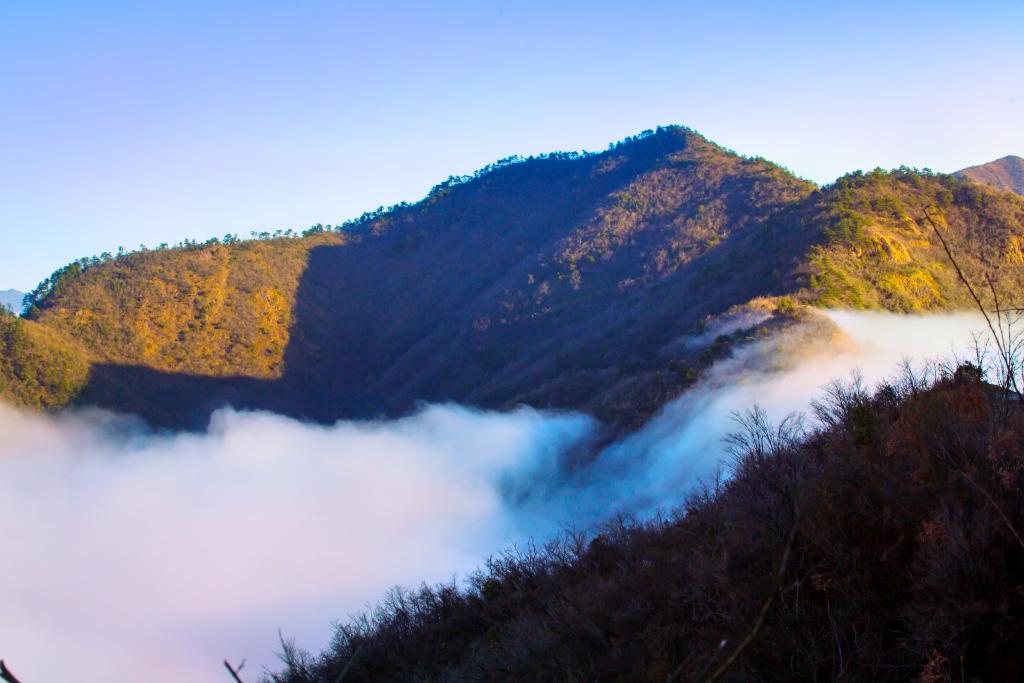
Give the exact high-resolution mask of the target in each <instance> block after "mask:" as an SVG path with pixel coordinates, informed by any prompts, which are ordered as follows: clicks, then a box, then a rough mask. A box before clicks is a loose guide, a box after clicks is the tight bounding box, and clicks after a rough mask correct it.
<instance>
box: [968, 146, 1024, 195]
mask: <svg viewBox="0 0 1024 683" xmlns="http://www.w3.org/2000/svg"><path fill="white" fill-rule="evenodd" d="M953 175H955V176H956V177H958V178H969V179H971V180H974V181H975V182H979V183H982V184H985V185H989V186H991V187H994V188H996V189H998V190H1007V191H1010V192H1016V193H1017V194H1024V159H1022V158H1021V157H1019V156H1016V155H1013V154H1011V155H1008V156H1005V157H1003V158H1001V159H996V160H995V161H990V162H989V163H987V164H979V165H978V166H970V167H968V168H965V169H963V170H962V171H957V172H956V173H954V174H953Z"/></svg>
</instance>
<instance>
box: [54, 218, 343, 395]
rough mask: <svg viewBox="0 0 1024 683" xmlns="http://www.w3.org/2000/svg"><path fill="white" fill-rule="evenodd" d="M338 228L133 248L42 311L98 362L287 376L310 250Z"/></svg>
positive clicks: (332, 239)
mask: <svg viewBox="0 0 1024 683" xmlns="http://www.w3.org/2000/svg"><path fill="white" fill-rule="evenodd" d="M342 239H343V238H342V237H341V236H339V235H337V234H333V233H330V234H322V235H317V236H313V237H307V238H302V239H278V240H266V241H251V242H239V243H235V244H231V245H223V244H212V245H204V246H199V247H194V248H188V249H172V250H158V251H148V252H138V253H133V254H128V255H126V256H123V257H121V258H118V259H115V260H111V261H108V262H106V263H102V264H100V265H98V266H95V267H93V268H89V269H88V270H86V271H85V272H84V273H82V274H81V275H80V276H79V277H78V280H77V281H76V282H75V283H74V286H73V287H72V288H71V289H70V291H68V292H67V293H64V294H61V295H58V296H52V297H50V298H49V299H48V300H47V306H46V308H44V309H43V310H42V311H41V313H40V314H39V316H38V320H39V322H40V323H41V324H43V325H45V326H47V327H50V328H53V329H56V330H59V331H61V332H63V333H65V334H67V335H69V336H71V337H73V338H75V339H77V340H79V341H80V342H81V343H82V344H83V345H84V346H86V347H87V348H88V349H89V350H90V353H91V356H92V359H93V360H94V361H96V362H104V363H118V364H127V365H145V366H148V367H151V368H154V369H157V370H164V371H173V372H185V373H189V374H196V375H213V376H228V375H241V376H250V377H278V376H280V374H281V372H282V369H283V364H284V351H285V348H286V347H287V345H288V336H289V329H290V327H291V323H292V310H293V308H294V304H295V295H296V291H297V289H298V285H299V279H300V277H301V276H302V273H303V271H304V269H305V266H306V261H307V258H308V255H309V250H310V249H311V248H313V247H314V246H317V245H320V244H325V243H332V244H334V243H339V242H341V240H342Z"/></svg>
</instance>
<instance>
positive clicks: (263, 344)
mask: <svg viewBox="0 0 1024 683" xmlns="http://www.w3.org/2000/svg"><path fill="white" fill-rule="evenodd" d="M926 208H930V210H931V212H932V214H933V215H934V216H935V217H936V220H937V221H938V222H939V224H940V225H941V227H942V229H943V230H944V231H946V232H947V233H948V237H949V239H950V240H951V242H952V243H953V244H955V245H957V248H958V249H959V250H960V254H959V255H960V256H961V258H962V259H963V261H964V264H965V268H966V269H967V270H968V272H970V273H972V274H978V273H981V272H982V271H984V270H987V269H990V268H991V267H992V266H995V265H998V264H1019V263H1021V262H1022V260H1024V255H1022V252H1021V247H1022V244H1024V243H1022V239H1024V200H1021V199H1019V198H1016V197H1014V196H1012V195H1009V194H1006V193H1000V192H996V191H993V190H990V189H988V188H986V187H983V186H980V185H977V184H974V183H966V182H962V181H959V180H957V179H955V178H953V177H951V176H938V175H930V174H921V173H917V172H913V171H909V170H898V171H894V172H891V173H883V172H873V173H869V174H854V175H851V176H847V177H844V178H842V179H840V180H839V181H837V182H836V183H835V184H834V185H831V186H828V187H826V188H822V189H817V188H815V187H814V186H812V185H811V184H809V183H807V182H805V181H802V180H800V179H798V178H796V177H794V176H793V175H791V174H790V173H788V172H787V171H785V170H784V169H782V168H780V167H778V166H776V165H774V164H771V163H769V162H766V161H763V160H759V159H746V158H742V157H739V156H737V155H735V154H733V153H731V152H728V151H726V150H724V149H722V148H720V147H718V146H716V145H714V144H712V143H710V142H708V141H707V140H706V139H704V138H703V137H701V136H699V135H697V134H696V133H693V132H692V131H689V130H687V129H684V128H679V127H671V128H663V129H659V130H658V131H656V132H653V133H648V134H643V135H640V136H637V137H635V138H631V139H628V140H626V141H624V142H622V143H619V144H617V145H614V146H612V147H611V148H610V149H609V150H607V151H605V152H602V153H600V154H590V155H577V154H555V155H550V156H546V157H540V158H532V159H527V160H514V161H509V162H499V163H498V164H496V165H494V166H493V167H490V168H488V169H485V170H484V171H483V172H481V173H478V174H477V175H475V176H473V177H470V178H459V179H450V180H449V181H448V182H446V183H443V184H442V185H439V186H438V187H436V188H435V189H434V190H433V191H432V192H431V194H430V195H429V196H428V197H427V198H426V199H424V200H423V201H422V202H419V203H417V204H413V205H401V206H398V207H394V208H392V209H390V210H388V211H381V212H376V213H374V214H372V215H368V216H365V217H363V218H362V219H361V220H359V221H355V222H352V223H351V224H349V225H347V226H345V228H344V229H343V230H326V231H322V230H316V231H313V233H312V234H310V235H308V236H306V237H303V238H297V239H290V238H281V239H270V240H262V241H245V242H239V241H237V240H235V239H228V240H226V243H225V242H221V241H211V242H209V243H206V244H189V245H186V246H185V247H182V248H177V249H165V250H155V251H148V252H137V253H132V254H125V255H121V256H119V257H116V258H109V259H100V260H93V261H83V262H82V263H79V264H73V265H72V266H71V267H69V268H68V269H65V270H64V271H62V272H59V273H57V274H55V276H54V277H53V278H51V279H50V280H49V281H48V282H46V283H44V285H43V286H42V287H41V288H40V289H39V290H37V292H36V293H35V294H34V297H35V304H36V305H35V308H34V309H33V310H32V311H31V317H33V318H34V319H35V320H36V321H37V323H38V324H39V325H41V326H42V327H45V328H46V329H50V330H55V331H57V332H59V333H61V334H62V335H64V336H66V337H68V338H73V339H74V340H76V341H77V342H78V343H79V345H80V346H81V347H82V348H83V349H84V353H85V357H86V359H87V361H88V363H89V364H90V365H91V369H92V370H91V377H90V381H89V384H88V386H87V387H86V388H85V390H84V391H83V392H82V393H81V394H80V395H79V396H78V397H77V399H76V400H77V401H78V402H79V403H83V404H99V405H102V406H106V407H111V408H115V409H119V410H126V411H132V412H137V413H140V414H142V415H143V416H145V417H147V418H148V419H150V420H151V421H152V422H154V423H155V424H159V425H167V426H188V427H202V426H204V425H205V422H206V419H207V417H208V415H209V412H210V411H211V410H212V409H214V408H216V407H218V406H220V405H223V404H225V403H231V404H233V405H236V406H241V407H260V408H268V409H273V410H277V411H279V412H283V413H285V414H290V415H295V416H299V417H304V418H310V419H315V420H322V421H330V420H333V419H337V418H339V417H367V416H374V415H378V414H395V413H401V412H404V411H407V410H409V409H410V408H412V407H413V406H414V405H415V403H416V401H420V400H426V401H442V400H455V401H460V402H464V403H470V404H476V405H481V406H487V407H497V408H501V407H507V406H509V405H513V404H515V403H520V402H525V403H529V404H531V405H535V406H539V407H560V408H572V409H577V410H584V411H588V412H591V413H593V414H595V415H597V416H598V417H600V418H601V419H602V420H605V421H608V422H611V423H615V424H618V425H620V426H626V427H628V426H632V425H635V424H637V423H638V422H639V421H641V420H643V419H644V418H645V417H647V416H649V415H650V414H651V413H653V412H654V411H655V410H657V408H658V407H660V406H661V405H662V404H664V402H666V401H667V400H669V399H671V398H672V397H674V396H675V395H678V393H680V392H681V391H683V390H684V389H685V387H686V386H687V385H688V384H689V383H690V382H692V381H693V378H694V376H695V375H696V374H697V373H699V372H700V370H701V368H702V367H706V366H707V364H709V363H710V362H712V361H713V360H714V358H715V357H718V356H721V355H724V354H728V349H729V346H730V345H731V344H733V343H742V342H743V340H744V339H746V338H748V337H750V336H756V335H757V334H764V333H767V332H768V331H770V329H771V328H772V327H773V326H778V325H788V324H791V323H792V322H793V321H794V319H795V318H797V317H799V316H798V311H799V307H798V306H796V305H795V303H797V302H803V303H809V304H815V305H823V306H852V307H874V308H886V309H890V310H898V311H918V310H936V309H945V308H956V307H961V306H964V305H966V303H967V300H966V298H965V294H964V293H963V292H962V291H961V289H960V286H959V284H958V283H957V282H956V280H955V276H954V273H953V271H952V270H951V269H950V268H949V266H948V264H947V263H946V261H945V260H944V255H943V253H942V252H941V249H940V247H939V245H938V242H937V241H936V239H935V236H934V234H933V232H932V229H931V227H930V226H929V225H928V224H927V223H926V222H925V221H924V219H923V214H924V210H925V209H926ZM1021 271H1022V269H1021V268H1017V267H1014V268H1003V269H1001V271H1000V272H1001V276H1000V277H1002V278H1003V281H1001V283H1000V284H1001V286H1004V287H1005V288H1006V289H1007V290H1009V291H1015V292H1019V291H1022V289H1021V288H1022V286H1024V279H1022V272H1021ZM780 303H781V304H782V307H781V309H780V310H776V309H777V308H778V306H779V304H780ZM720 325H721V327H719V326H720ZM708 330H712V331H713V332H714V333H709V332H708Z"/></svg>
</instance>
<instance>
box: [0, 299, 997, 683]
mask: <svg viewBox="0 0 1024 683" xmlns="http://www.w3.org/2000/svg"><path fill="white" fill-rule="evenodd" d="M829 315H830V317H831V319H832V321H833V322H834V323H835V324H836V325H838V327H839V328H840V329H841V330H842V331H843V332H844V333H845V339H846V341H845V343H841V344H831V345H828V346H827V347H826V346H819V347H815V348H808V349H807V350H806V352H805V353H797V354H790V360H789V361H787V362H786V363H785V364H782V365H779V364H778V362H777V359H776V358H775V356H774V355H773V354H772V353H768V352H766V351H770V349H766V347H765V345H764V344H761V345H754V346H752V347H748V348H746V349H744V350H742V351H740V352H739V354H738V355H737V356H736V357H735V358H733V359H731V360H728V361H725V362H723V363H720V364H719V365H718V366H716V368H715V369H714V371H713V372H711V373H710V374H709V376H708V377H707V378H705V379H704V380H702V381H701V383H700V384H699V385H698V386H697V387H695V388H694V390H692V391H690V392H689V393H687V394H686V395H685V396H683V397H682V398H680V399H678V400H677V401H675V402H673V403H672V404H670V405H668V406H666V408H665V409H664V410H663V411H662V412H661V414H659V415H658V416H657V417H655V418H653V419H652V420H651V421H650V422H649V423H648V425H647V426H645V427H644V428H643V429H642V430H640V431H639V432H637V433H635V434H633V435H631V436H629V437H627V438H625V439H623V440H621V441H619V442H617V443H614V444H612V445H611V446H609V447H606V448H605V449H604V450H603V451H601V453H599V454H598V455H597V456H596V458H594V459H593V460H592V461H591V462H590V464H589V465H587V466H586V467H583V468H576V469H574V470H572V471H569V469H568V468H567V467H566V464H565V463H566V460H567V458H568V457H569V455H570V454H571V453H573V452H574V451H578V450H579V449H581V448H584V447H586V445H587V444H588V443H589V442H590V440H592V439H593V438H595V435H596V434H597V433H598V430H599V425H596V424H595V423H594V422H593V420H591V419H590V418H588V417H585V416H581V415H573V414H556V413H543V412H538V411H535V410H531V409H527V408H523V409H519V410H516V411H513V412H511V413H494V412H481V411H476V410H470V409H466V408H462V407H459V406H454V405H436V406H429V407H425V408H424V409H422V410H421V411H420V412H418V413H416V414H415V415H412V416H410V417H407V418H404V419H400V420H394V421H389V422H367V423H352V422H341V423H338V424H337V425H334V426H331V427H323V426H315V425H309V424H304V423H300V422H297V421H294V420H291V419H288V418H284V417H280V416H277V415H272V414H267V413H238V412H233V411H230V410H225V411H221V412H219V413H217V414H216V415H215V416H214V419H213V421H212V424H211V426H210V428H209V430H208V431H207V432H206V433H204V434H179V435H162V436H155V435H150V434H147V433H146V432H145V431H144V430H142V429H140V428H139V427H138V425H136V424H135V423H133V422H132V421H131V420H129V419H125V418H119V417H116V416H112V415H109V414H105V413H99V412H82V413H77V414H69V415H61V416H42V415H30V414H25V413H20V412H17V411H14V410H12V409H9V408H5V407H0V656H2V657H3V658H4V659H5V660H6V661H7V663H8V665H9V666H10V667H11V669H12V670H13V671H14V672H15V673H16V674H17V675H18V676H19V678H21V680H22V681H23V682H24V683H35V682H39V681H58V680H75V681H84V682H90V681H103V682H104V683H129V682H131V683H135V682H136V681H139V680H188V681H194V682H198V683H207V682H216V681H224V680H229V679H227V678H226V676H227V673H226V671H225V670H224V668H223V666H222V664H221V662H222V660H224V659H225V658H229V659H231V660H233V661H234V662H236V663H237V662H239V661H241V660H242V659H246V660H247V661H248V663H247V665H246V668H245V669H244V670H243V674H244V675H243V678H245V679H246V680H249V681H255V680H256V679H257V678H258V674H259V672H260V670H261V669H262V667H265V666H270V667H273V666H275V661H274V652H275V651H277V650H278V649H279V647H278V629H281V631H283V632H284V633H285V634H286V635H288V636H293V637H295V639H296V641H297V642H298V644H299V645H300V646H303V647H306V648H308V649H312V650H318V649H320V648H322V647H323V646H325V645H326V644H327V642H328V640H329V638H330V635H331V622H332V621H333V620H337V619H345V618H346V617H347V616H348V615H351V614H354V613H356V612H358V611H360V610H362V609H364V608H365V607H366V606H367V605H368V604H369V603H371V602H372V601H374V600H376V599H378V598H380V597H381V596H382V595H383V594H384V592H385V591H386V590H387V589H388V588H390V587H392V586H395V585H405V586H415V585H418V584H419V583H420V582H424V581H426V582H428V583H432V582H436V581H444V580H450V579H451V578H452V577H453V576H465V575H466V574H467V573H468V572H470V571H472V570H473V569H474V568H475V567H476V566H478V565H479V564H480V562H481V560H483V559H484V558H485V557H486V556H487V555H489V554H492V553H495V552H497V551H500V550H501V549H502V548H504V547H507V546H508V545H509V544H511V543H522V542H526V541H528V540H529V539H531V538H533V539H538V540H543V539H544V538H547V537H550V536H551V535H552V534H556V533H559V531H560V530H561V529H564V528H567V527H570V526H572V527H575V528H585V527H588V526H590V525H593V524H597V523H599V522H600V521H601V520H602V519H604V518H607V517H608V516H610V515H611V514H614V513H616V512H627V513H633V514H640V515H643V514H648V513H650V512H652V511H654V510H657V509H664V508H666V507H671V506H672V505H675V504H677V503H679V502H680V501H681V500H682V498H683V497H684V496H685V495H686V493H687V492H688V491H689V490H690V489H692V487H693V486H694V485H695V483H697V482H698V481H699V480H701V479H702V478H705V477H707V476H709V475H710V474H711V473H712V472H713V471H714V470H715V469H716V468H717V467H718V466H719V464H720V463H721V461H722V459H723V452H724V449H723V444H722V439H723V437H724V436H725V435H726V434H727V433H728V432H729V431H730V430H732V429H733V422H732V419H731V417H730V415H731V414H732V413H733V412H734V411H739V410H744V409H747V408H750V407H751V406H753V405H754V404H759V405H761V406H762V407H764V408H765V409H766V410H767V411H768V413H769V415H770V416H771V417H773V418H774V419H781V418H782V417H784V416H785V415H786V414H788V413H790V412H792V411H804V410H806V409H807V407H808V404H809V401H810V400H811V399H812V398H814V396H815V394H816V392H817V391H818V390H819V389H820V388H821V387H822V386H823V385H825V384H826V383H827V382H828V381H829V380H830V379H833V378H843V377H848V376H849V374H850V372H851V371H852V370H854V369H858V370H859V371H860V372H861V373H862V374H863V375H864V377H865V379H866V380H867V381H868V382H875V381H878V380H880V379H882V378H884V377H886V376H888V375H891V374H892V373H893V372H895V371H896V369H897V366H898V365H899V364H900V362H901V361H903V360H905V359H910V360H916V361H923V360H927V359H935V358H946V359H948V358H950V357H951V356H952V354H953V353H954V352H963V351H965V350H966V349H968V348H969V347H970V345H971V343H972V333H976V332H978V331H980V330H982V329H983V323H982V321H981V320H980V318H978V317H976V316H973V315H967V314H963V315H943V316H930V317H910V316H895V315H887V314H875V313H871V314H869V313H848V312H837V313H831V314H829ZM770 343H773V342H766V343H765V344H770Z"/></svg>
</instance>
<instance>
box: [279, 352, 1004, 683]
mask: <svg viewBox="0 0 1024 683" xmlns="http://www.w3.org/2000/svg"><path fill="white" fill-rule="evenodd" d="M932 381H933V380H930V379H926V378H922V377H921V376H917V377H915V376H914V375H912V374H907V375H906V376H904V377H903V378H902V379H901V380H900V381H898V382H894V383H891V384H887V385H884V386H882V387H881V389H879V390H878V391H877V392H875V393H874V394H870V393H868V392H866V391H865V390H864V389H863V387H860V386H858V385H856V384H854V385H851V386H840V385H836V386H833V387H832V389H831V390H830V391H829V392H828V393H827V394H826V395H825V396H824V397H823V398H822V400H821V401H820V403H819V404H818V405H817V408H816V412H817V413H818V417H819V418H820V420H821V421H822V422H821V423H822V425H823V426H822V427H821V428H820V429H819V430H817V431H814V432H811V433H809V434H806V433H802V432H801V430H800V428H799V425H798V424H797V423H794V422H787V423H785V424H783V425H781V426H779V427H772V426H771V425H769V424H767V423H766V422H765V421H764V419H763V417H762V416H761V415H760V414H758V413H756V412H755V413H751V414H749V415H747V416H746V417H745V418H744V420H743V423H742V425H740V426H741V430H740V431H739V433H738V434H737V435H736V436H735V437H734V438H733V440H732V445H733V452H734V454H735V458H736V459H735V462H734V468H735V477H734V478H733V479H731V480H730V481H729V482H728V483H725V484H722V483H717V484H716V483H713V482H712V483H711V484H709V486H708V487H707V488H705V489H704V490H703V491H701V492H699V493H698V494H697V495H694V496H693V497H691V498H690V500H689V501H688V503H687V504H686V505H685V507H684V509H683V510H681V513H685V515H684V514H680V515H679V516H676V517H670V518H666V519H660V520H655V521H651V522H645V523H631V522H628V521H620V522H618V523H616V524H613V525H610V526H608V527H607V528H605V529H604V530H603V531H602V532H601V533H599V534H598V535H596V536H595V537H593V538H590V539H585V538H581V537H574V536H570V537H567V538H564V539H563V540H562V541H559V542H555V543H552V544H550V545H548V546H546V547H543V548H530V549H526V550H523V551H519V552H513V553H510V554H507V555H504V556H501V557H497V558H494V559H492V560H491V561H490V562H489V563H488V564H487V565H486V566H485V567H484V568H483V569H482V570H481V571H480V572H479V573H478V574H477V575H475V576H474V577H473V578H472V580H471V581H470V582H469V585H468V586H466V587H465V588H462V587H459V586H457V585H442V586H437V587H423V588H421V589H418V590H413V591H404V590H396V591H395V592H393V593H392V594H391V595H390V597H389V598H388V599H386V600H385V601H383V602H382V603H380V604H379V605H378V606H377V607H376V608H375V609H374V610H373V611H372V612H370V613H368V614H367V615H366V616H364V617H362V618H359V619H356V620H354V621H349V622H346V623H343V624H341V625H340V626H339V627H338V630H337V634H336V637H335V640H334V643H333V645H332V646H331V647H330V648H329V649H328V650H327V651H326V652H325V653H323V654H322V655H320V656H317V657H309V656H306V655H303V654H302V653H301V652H298V651H296V650H295V649H294V648H291V647H286V649H285V652H284V661H285V664H286V665H287V670H285V671H282V672H281V673H279V674H277V675H273V676H271V677H270V679H269V680H271V681H274V682H276V683H319V682H320V681H334V680H340V678H339V676H342V672H344V674H343V676H342V677H343V678H344V680H345V681H348V682H351V683H357V682H360V681H394V682H399V681H407V682H409V683H412V682H413V681H416V682H417V683H420V682H426V681H445V682H448V683H457V682H459V683H463V682H465V683H468V682H471V681H580V682H584V681H586V682H590V681H622V682H626V681H630V682H634V681H651V683H665V682H666V681H670V682H671V681H712V680H720V681H758V680H759V681H784V680H804V681H819V680H821V681H825V680H828V681H833V680H848V681H908V680H913V681H921V682H928V683H932V682H938V681H1007V682H1008V681H1017V680H1020V679H1021V677H1022V676H1024V661H1022V658H1021V651H1020V647H1019V645H1020V642H1021V639H1022V638H1024V619H1022V615H1024V582H1022V577H1024V542H1022V541H1021V538H1020V537H1019V530H1021V529H1024V495H1022V494H1024V466H1022V464H1024V450H1022V444H1024V411H1022V409H1021V405H1020V403H1019V402H1017V401H1011V400H1008V399H1007V398H1006V395H1005V394H1004V393H1003V392H1002V391H1001V390H999V389H996V388H995V387H992V386H991V385H988V384H985V383H984V382H983V381H981V379H980V376H979V373H978V371H977V368H974V367H971V366H963V367H961V368H960V369H958V370H957V371H956V372H950V373H942V374H941V375H940V376H938V378H937V380H936V381H935V383H934V384H933V385H931V386H930V383H931V382H932Z"/></svg>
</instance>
